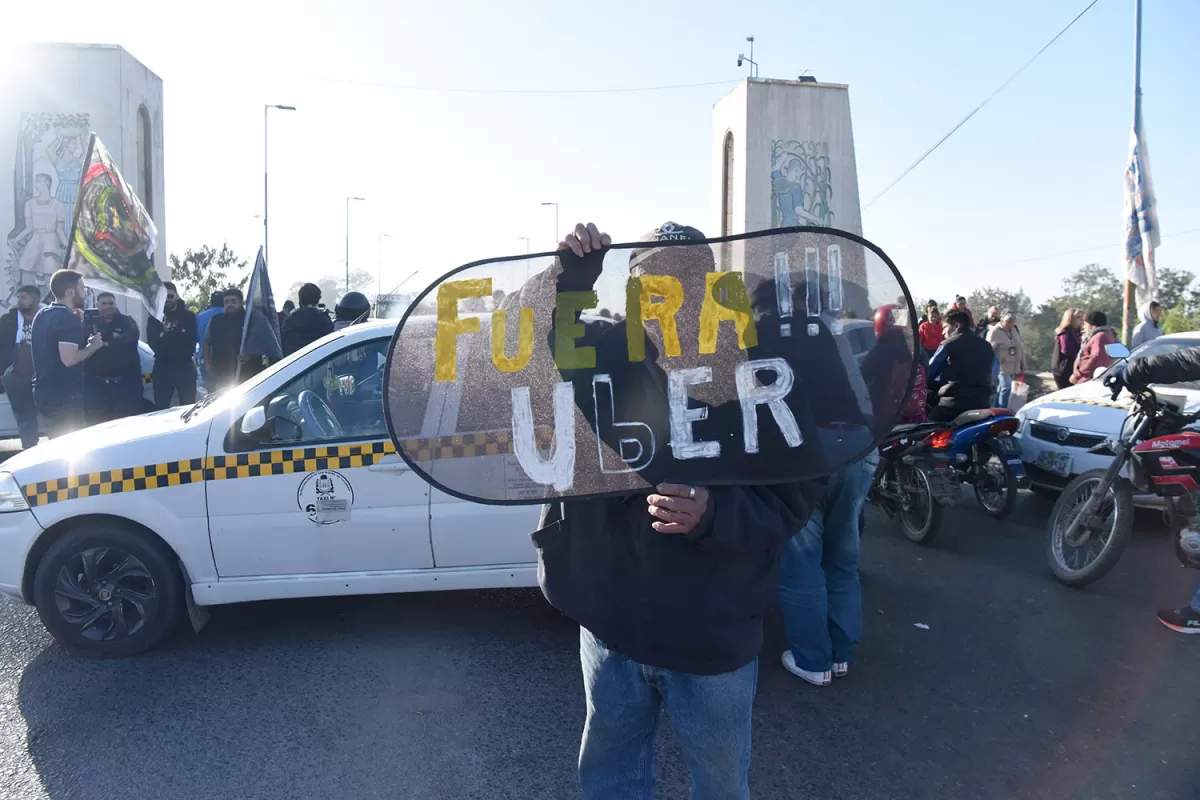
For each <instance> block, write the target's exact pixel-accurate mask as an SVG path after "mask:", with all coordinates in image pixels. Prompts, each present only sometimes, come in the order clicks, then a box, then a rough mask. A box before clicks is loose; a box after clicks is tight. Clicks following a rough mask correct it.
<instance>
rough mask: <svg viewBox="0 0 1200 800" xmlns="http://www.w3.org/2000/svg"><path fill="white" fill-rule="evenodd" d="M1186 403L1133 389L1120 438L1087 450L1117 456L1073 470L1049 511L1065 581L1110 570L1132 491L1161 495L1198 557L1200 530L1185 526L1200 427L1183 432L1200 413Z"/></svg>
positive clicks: (1052, 545) (1125, 535) (1198, 464)
mask: <svg viewBox="0 0 1200 800" xmlns="http://www.w3.org/2000/svg"><path fill="white" fill-rule="evenodd" d="M1106 350H1107V352H1108V355H1110V356H1112V357H1114V358H1123V357H1127V356H1128V355H1129V351H1128V350H1127V349H1126V348H1125V346H1124V345H1121V344H1111V345H1108V347H1107V348H1106ZM1118 393H1119V389H1118V391H1117V392H1114V393H1113V399H1114V400H1115V399H1116V398H1117V394H1118ZM1185 401H1186V398H1185V397H1182V396H1179V395H1168V394H1166V393H1163V394H1156V393H1155V392H1154V391H1153V390H1152V389H1143V390H1141V391H1138V392H1136V393H1135V394H1134V395H1133V407H1132V409H1131V411H1130V414H1129V416H1128V417H1126V419H1125V421H1124V423H1122V426H1121V431H1120V433H1119V434H1118V436H1117V438H1116V439H1109V440H1106V441H1104V442H1101V443H1100V444H1097V445H1095V446H1094V447H1092V448H1091V449H1090V450H1089V451H1088V452H1091V453H1099V454H1103V455H1110V456H1112V457H1113V460H1112V463H1111V464H1109V465H1108V468H1107V469H1094V470H1090V471H1088V472H1085V473H1083V474H1082V475H1078V476H1076V477H1075V479H1074V480H1072V481H1071V482H1070V483H1069V484H1067V488H1066V489H1064V490H1063V493H1062V494H1061V495H1060V496H1059V498H1058V502H1056V503H1055V504H1054V510H1053V511H1052V512H1051V513H1050V519H1049V521H1048V522H1047V525H1046V533H1047V553H1046V555H1047V559H1048V561H1049V564H1050V570H1051V572H1053V573H1054V577H1055V578H1057V579H1058V580H1059V581H1060V582H1062V583H1064V584H1066V585H1068V586H1076V587H1079V586H1086V585H1087V584H1089V583H1091V582H1093V581H1095V580H1099V579H1100V578H1102V577H1104V575H1105V574H1106V573H1107V572H1108V571H1109V570H1110V569H1112V568H1113V565H1115V564H1116V563H1117V561H1118V560H1119V559H1120V558H1121V553H1122V552H1123V551H1124V550H1125V546H1126V545H1127V544H1128V543H1129V539H1130V537H1131V536H1132V535H1133V496H1134V492H1135V491H1136V492H1139V493H1153V494H1156V495H1158V496H1160V497H1162V498H1164V500H1165V503H1166V509H1167V513H1166V517H1167V525H1168V528H1169V529H1170V536H1171V540H1172V543H1173V545H1174V548H1175V553H1176V555H1177V556H1178V557H1179V559H1180V561H1181V562H1182V563H1183V564H1185V565H1188V564H1189V556H1191V560H1192V561H1193V562H1194V561H1195V560H1196V559H1197V558H1198V557H1200V534H1197V533H1196V532H1195V531H1192V530H1190V529H1188V528H1187V523H1188V521H1189V520H1191V519H1192V518H1193V516H1194V514H1195V511H1196V508H1195V506H1194V505H1193V504H1194V502H1195V499H1196V498H1200V484H1197V482H1196V472H1197V470H1200V433H1196V432H1194V431H1184V430H1183V428H1185V427H1187V426H1188V425H1191V424H1193V423H1195V422H1196V421H1197V419H1200V413H1196V414H1184V413H1183V407H1184V404H1185ZM1126 467H1128V470H1126ZM1123 473H1126V474H1123ZM1193 551H1196V552H1193Z"/></svg>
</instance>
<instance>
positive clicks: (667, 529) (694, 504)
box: [646, 483, 708, 533]
mask: <svg viewBox="0 0 1200 800" xmlns="http://www.w3.org/2000/svg"><path fill="white" fill-rule="evenodd" d="M654 488H656V489H657V490H658V494H652V495H650V496H649V497H647V498H646V503H647V510H648V511H649V512H650V516H652V517H658V519H659V520H662V521H661V522H658V521H656V522H654V524H653V528H654V530H656V531H658V532H659V533H691V532H692V531H694V530H696V528H697V526H699V525H700V520H701V519H702V518H703V517H704V514H705V512H706V511H708V490H707V489H705V488H704V487H703V486H684V485H683V484H680V483H660V484H659V485H658V486H656V487H654Z"/></svg>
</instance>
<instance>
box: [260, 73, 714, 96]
mask: <svg viewBox="0 0 1200 800" xmlns="http://www.w3.org/2000/svg"><path fill="white" fill-rule="evenodd" d="M268 74H274V75H276V76H277V77H280V78H286V79H289V80H297V81H305V82H309V83H335V84H339V85H344V86H370V87H374V88H377V89H394V90H397V91H406V92H435V93H437V92H443V93H453V94H516V95H572V94H618V93H621V94H623V93H632V92H664V91H671V90H675V89H695V88H699V87H702V86H725V85H729V84H734V83H737V81H735V80H724V81H706V82H703V83H675V84H666V85H662V86H616V87H605V88H599V89H484V88H475V87H470V86H419V85H417V84H411V83H389V82H387V81H362V80H353V79H350V78H328V77H321V76H316V75H292V74H288V73H280V72H276V73H268Z"/></svg>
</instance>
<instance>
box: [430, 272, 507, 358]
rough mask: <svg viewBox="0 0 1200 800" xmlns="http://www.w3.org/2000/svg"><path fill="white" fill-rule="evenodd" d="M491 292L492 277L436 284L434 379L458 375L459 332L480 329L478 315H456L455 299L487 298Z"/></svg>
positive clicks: (456, 305) (456, 302) (472, 331)
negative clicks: (437, 285)
mask: <svg viewBox="0 0 1200 800" xmlns="http://www.w3.org/2000/svg"><path fill="white" fill-rule="evenodd" d="M491 294H492V279H491V278H477V279H475V280H469V281H450V282H449V283H443V284H442V285H441V286H439V287H438V297H437V317H438V322H437V336H436V337H435V339H434V349H433V352H434V359H433V379H434V380H435V381H452V380H454V379H455V378H456V377H458V335H459V334H460V333H475V332H476V331H478V330H479V320H478V319H477V318H475V317H468V318H467V319H459V318H458V301H459V300H462V299H463V298H466V297H489V296H491Z"/></svg>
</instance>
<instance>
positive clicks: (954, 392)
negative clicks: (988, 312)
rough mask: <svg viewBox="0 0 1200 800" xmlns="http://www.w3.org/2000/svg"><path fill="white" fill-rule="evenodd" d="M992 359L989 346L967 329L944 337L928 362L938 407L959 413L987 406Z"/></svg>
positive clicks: (931, 383)
mask: <svg viewBox="0 0 1200 800" xmlns="http://www.w3.org/2000/svg"><path fill="white" fill-rule="evenodd" d="M995 362H996V354H995V353H994V352H993V351H992V346H991V345H990V344H988V343H987V340H986V339H983V338H982V337H981V336H979V335H978V334H976V333H975V332H974V331H972V330H970V329H966V330H964V331H963V332H962V333H957V334H954V335H952V336H950V337H949V338H947V339H946V340H945V341H943V342H942V346H941V347H939V348H938V350H937V352H936V353H934V354H933V358H932V359H931V360H930V362H929V376H930V385H931V386H934V387H937V394H938V403H937V404H938V407H939V408H942V409H944V411H945V412H947V413H949V412H953V413H959V414H961V413H962V412H964V411H972V410H974V409H977V408H989V407H990V406H991V404H992V374H993V367H994V365H995Z"/></svg>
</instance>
